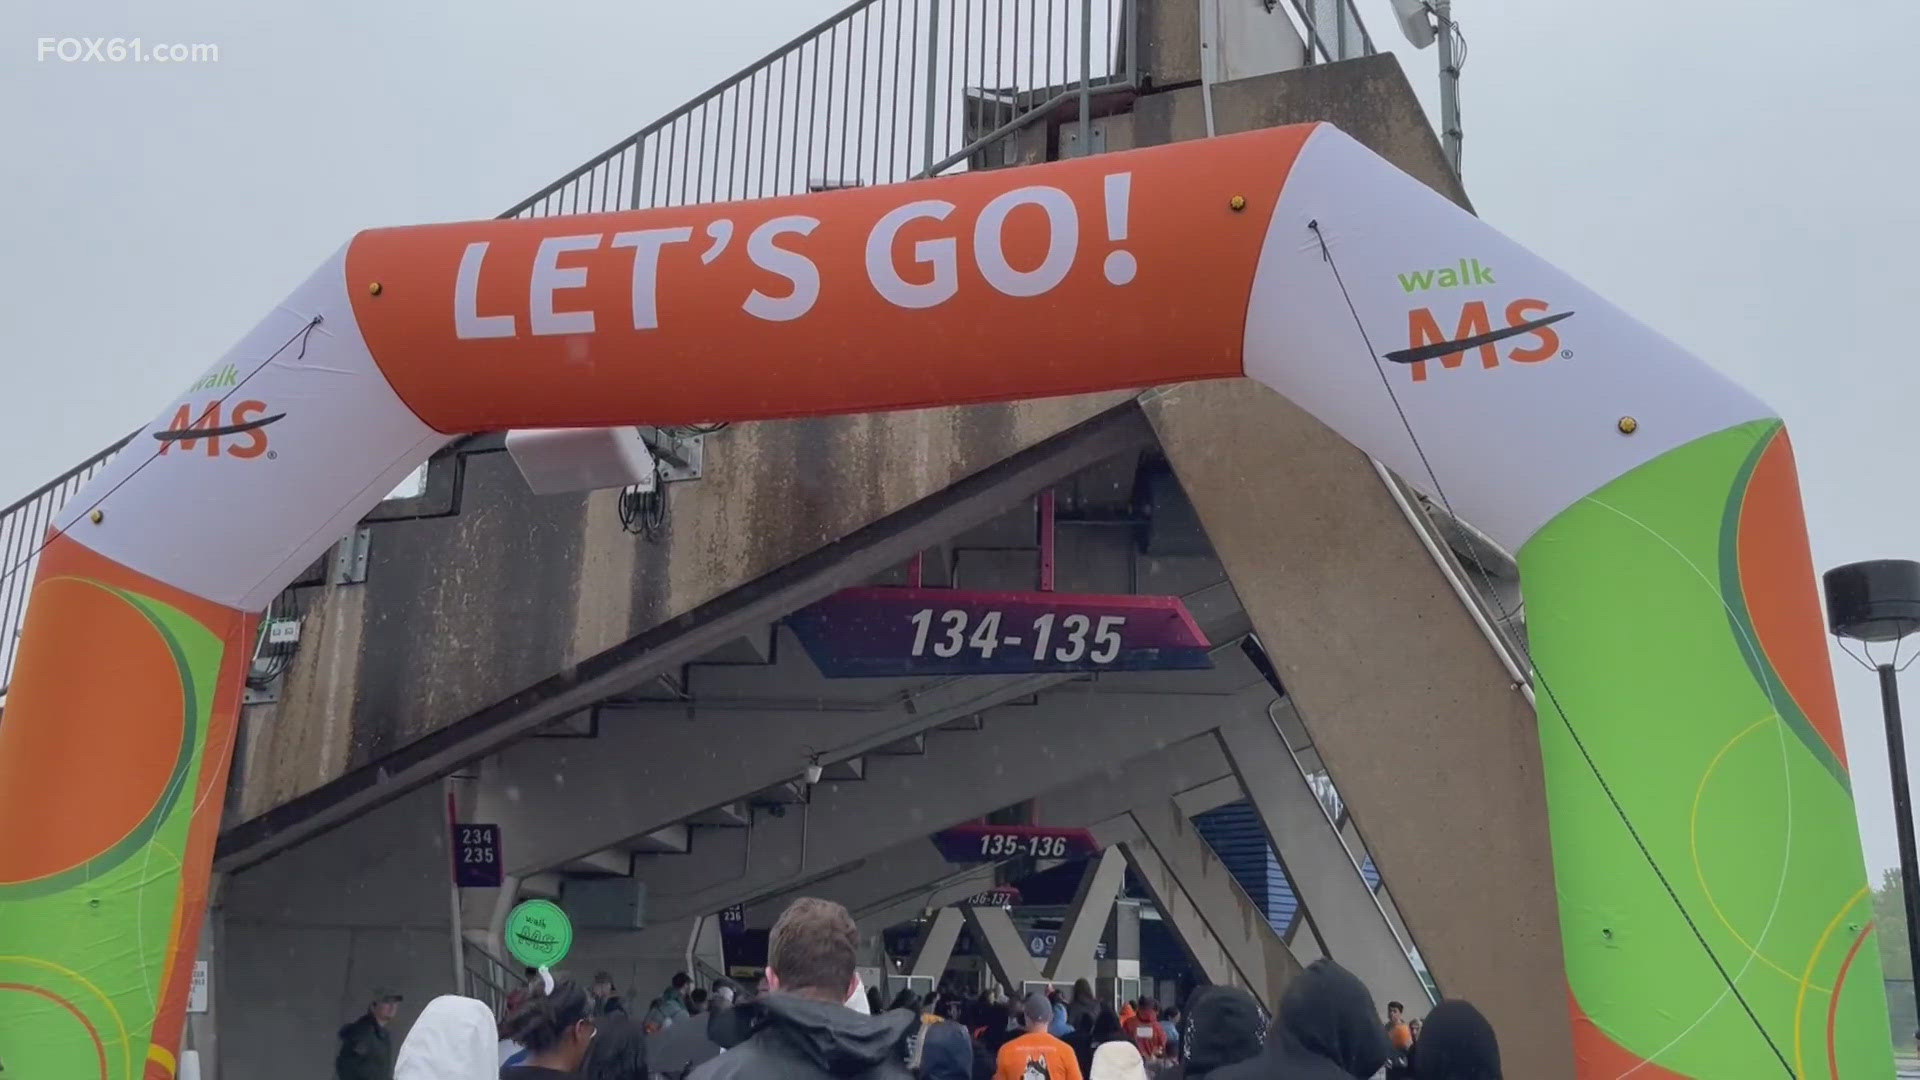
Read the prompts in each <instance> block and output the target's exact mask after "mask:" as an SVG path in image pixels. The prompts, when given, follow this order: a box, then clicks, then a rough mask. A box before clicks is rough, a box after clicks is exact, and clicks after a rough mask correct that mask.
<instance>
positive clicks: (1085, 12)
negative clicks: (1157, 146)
mask: <svg viewBox="0 0 1920 1080" xmlns="http://www.w3.org/2000/svg"><path fill="white" fill-rule="evenodd" d="M1092 111H1093V0H1080V154H1081V156H1083V157H1085V156H1087V155H1090V154H1092V153H1093V117H1092V116H1091V115H1090V114H1091V113H1092Z"/></svg>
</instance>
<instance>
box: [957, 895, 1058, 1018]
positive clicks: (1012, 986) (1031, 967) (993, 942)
mask: <svg viewBox="0 0 1920 1080" xmlns="http://www.w3.org/2000/svg"><path fill="white" fill-rule="evenodd" d="M960 910H961V912H962V913H963V914H965V915H966V917H967V926H968V928H969V929H971V930H972V931H973V943H974V944H975V945H977V946H979V947H980V958H981V959H983V960H985V961H986V962H987V966H988V967H990V968H992V969H993V974H994V977H995V978H997V979H999V980H1000V985H1001V986H1002V987H1005V988H1006V991H1007V996H1009V997H1015V996H1018V995H1019V993H1020V988H1021V987H1023V986H1025V985H1026V984H1028V983H1033V982H1039V981H1040V966H1039V965H1038V964H1035V963H1034V962H1033V954H1032V953H1030V952H1028V951H1027V943H1026V941H1025V940H1023V939H1022V938H1021V937H1020V929H1019V927H1016V926H1014V925H1013V916H1011V915H1009V914H1007V909H1006V908H997V907H995V908H989V907H974V906H972V905H971V904H969V905H967V906H965V907H962V908H961V909H960Z"/></svg>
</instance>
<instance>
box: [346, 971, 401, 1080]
mask: <svg viewBox="0 0 1920 1080" xmlns="http://www.w3.org/2000/svg"><path fill="white" fill-rule="evenodd" d="M404 1000H406V999H405V998H404V997H402V996H401V995H399V994H396V993H394V992H393V991H392V990H389V989H387V988H385V987H380V988H377V989H375V990H374V992H373V995H372V999H371V1001H370V1002H369V1003H368V1005H367V1011H366V1012H364V1013H361V1014H360V1017H359V1018H358V1019H356V1020H353V1021H351V1022H349V1023H347V1024H344V1025H342V1026H341V1028H340V1052H339V1053H338V1054H336V1055H334V1058H333V1076H334V1080H393V1036H392V1035H390V1034H388V1032H387V1026H388V1025H389V1024H392V1023H393V1018H394V1016H395V1015H396V1014H398V1013H399V1012H400V1003H401V1002H402V1001H404Z"/></svg>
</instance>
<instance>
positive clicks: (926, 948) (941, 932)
mask: <svg viewBox="0 0 1920 1080" xmlns="http://www.w3.org/2000/svg"><path fill="white" fill-rule="evenodd" d="M965 924H966V916H964V915H962V914H961V913H960V909H959V908H953V907H943V908H941V909H940V910H939V911H937V912H935V913H934V916H933V921H932V922H930V923H928V924H927V929H926V932H925V933H922V934H921V935H920V943H919V944H918V945H915V946H914V949H913V959H912V960H909V961H908V962H907V976H908V977H909V978H915V979H932V980H933V981H934V982H935V983H936V984H937V983H938V982H939V981H940V976H942V975H944V974H946V972H947V962H948V961H949V960H952V959H953V947H954V945H955V944H957V943H958V942H959V941H960V928H961V927H962V926H964V925H965Z"/></svg>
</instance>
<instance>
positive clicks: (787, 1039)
mask: <svg viewBox="0 0 1920 1080" xmlns="http://www.w3.org/2000/svg"><path fill="white" fill-rule="evenodd" d="M728 1012H729V1016H728V1020H729V1024H728V1025H727V1026H730V1027H733V1028H734V1029H735V1030H736V1031H740V1032H743V1033H747V1038H746V1040H745V1041H744V1042H741V1043H740V1044H739V1045H737V1046H735V1047H733V1048H732V1049H730V1050H727V1051H726V1052H725V1053H723V1054H721V1055H720V1056H719V1057H717V1058H714V1059H713V1060H712V1061H709V1062H707V1063H706V1064H704V1065H702V1066H700V1067H699V1068H697V1069H695V1070H694V1071H693V1074H692V1077H691V1080H762V1078H771V1077H779V1078H781V1080H788V1078H791V1080H826V1078H829V1077H845V1078H848V1080H911V1078H912V1074H911V1073H909V1072H908V1071H907V1063H906V1041H907V1038H908V1036H910V1035H912V1034H913V1032H914V1029H915V1028H916V1027H917V1026H918V1024H919V1023H920V1018H919V1017H918V1016H916V1015H914V1014H913V1013H910V1012H906V1011H904V1010H903V1011H898V1012H889V1013H883V1014H881V1015H879V1016H866V1015H863V1014H861V1013H857V1012H854V1011H853V1010H852V1009H849V1008H847V1007H846V1006H844V1005H838V1004H829V1003H827V1002H822V1001H813V1000H810V999H808V998H803V997H796V996H794V995H792V994H779V993H776V994H767V995H765V996H764V997H760V998H756V999H754V1000H753V1001H750V1002H747V1003H746V1004H744V1005H738V1006H735V1007H734V1008H733V1009H731V1010H729V1011H728ZM709 1030H711V1028H710V1029H709ZM715 1041H716V1042H720V1043H721V1044H722V1045H725V1044H726V1043H727V1042H729V1041H731V1040H729V1039H716V1040H715Z"/></svg>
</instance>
